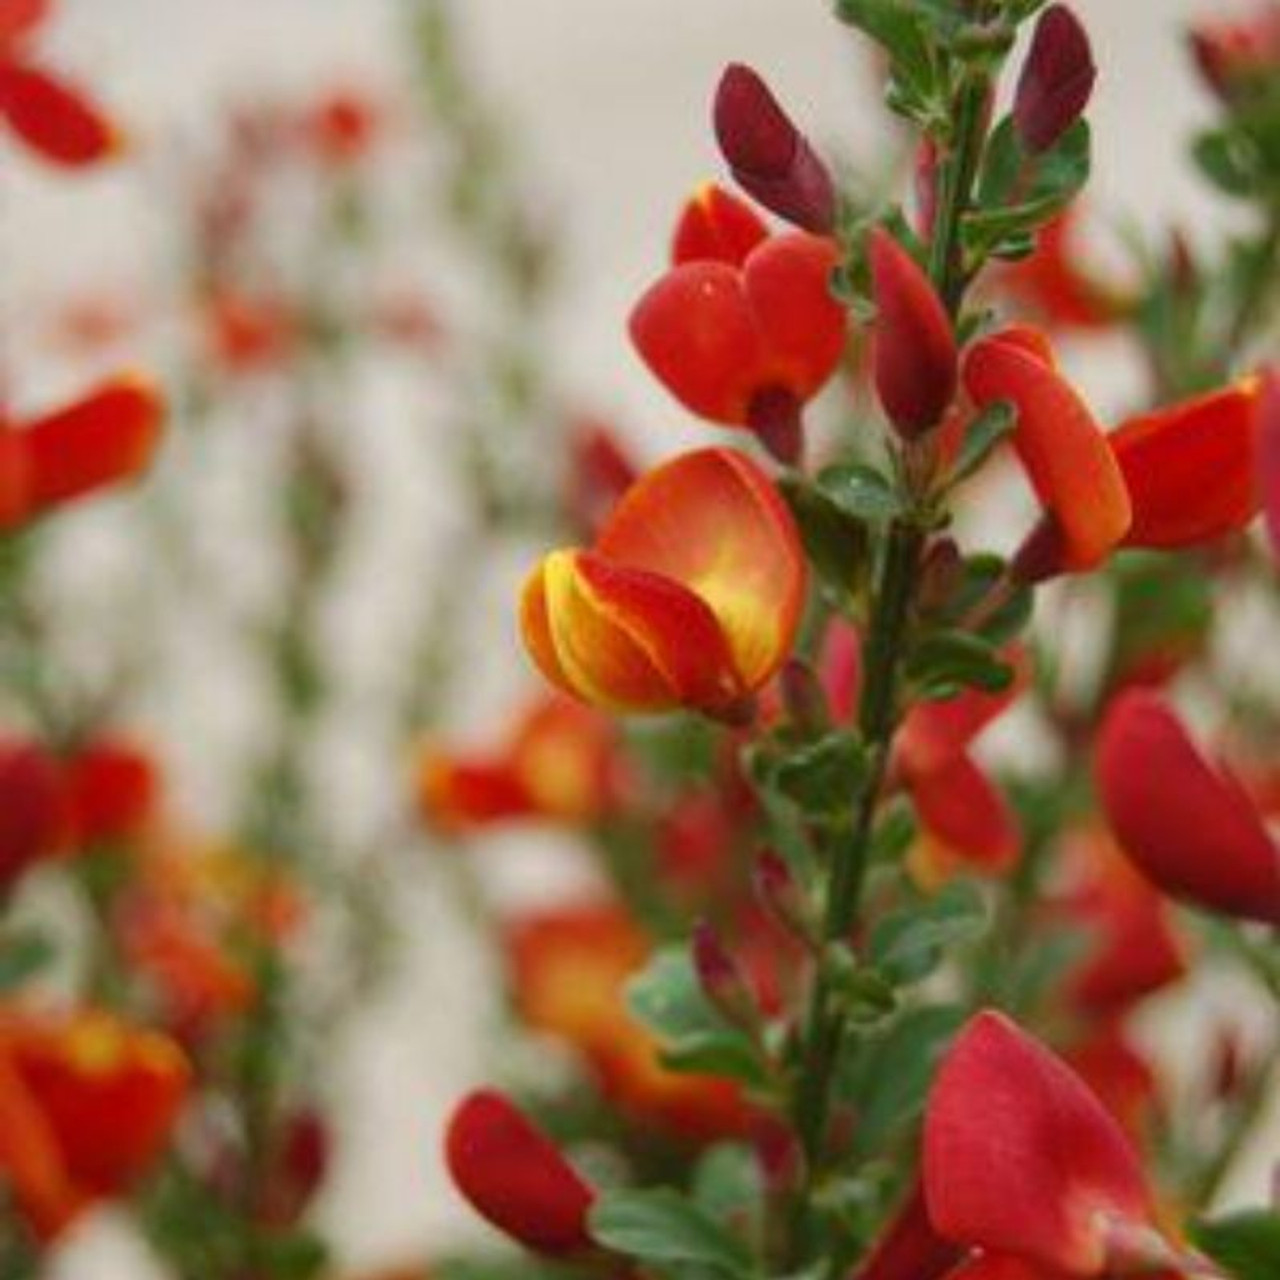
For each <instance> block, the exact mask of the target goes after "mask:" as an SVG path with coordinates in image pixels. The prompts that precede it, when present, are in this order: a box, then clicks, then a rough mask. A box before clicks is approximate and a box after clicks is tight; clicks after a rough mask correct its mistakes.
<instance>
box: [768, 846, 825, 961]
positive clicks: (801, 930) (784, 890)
mask: <svg viewBox="0 0 1280 1280" xmlns="http://www.w3.org/2000/svg"><path fill="white" fill-rule="evenodd" d="M752 883H753V884H754V887H755V891H756V897H757V898H758V899H759V900H760V905H761V906H763V907H764V909H765V910H766V911H767V912H768V913H769V914H770V915H771V916H772V917H773V918H774V919H775V920H776V921H777V922H778V924H780V925H781V926H782V927H783V928H784V929H785V930H786V931H787V932H788V933H790V934H792V935H793V936H794V937H796V938H797V939H799V940H800V941H801V942H804V943H805V944H806V945H809V946H813V945H815V939H816V937H817V930H816V929H815V927H814V920H813V912H812V910H811V908H810V905H809V901H808V899H807V898H806V897H805V894H804V890H802V889H801V888H800V886H799V885H798V884H797V883H796V878H795V876H793V875H792V874H791V868H790V867H789V866H787V864H786V862H785V861H783V859H782V857H781V856H780V855H779V854H776V853H774V851H773V850H772V849H765V850H763V851H762V852H761V854H760V856H759V857H758V858H757V859H756V865H755V869H754V871H753V872H752Z"/></svg>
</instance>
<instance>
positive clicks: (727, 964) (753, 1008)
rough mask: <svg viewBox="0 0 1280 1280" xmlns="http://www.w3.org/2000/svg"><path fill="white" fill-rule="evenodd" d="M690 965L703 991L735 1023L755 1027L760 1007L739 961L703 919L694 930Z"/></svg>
mask: <svg viewBox="0 0 1280 1280" xmlns="http://www.w3.org/2000/svg"><path fill="white" fill-rule="evenodd" d="M692 949H693V967H694V969H695V971H696V972H697V975H698V983H699V985H700V986H701V987H702V994H703V995H705V996H706V997H707V999H708V1000H709V1001H710V1002H711V1003H712V1004H713V1005H714V1006H715V1007H716V1009H717V1010H719V1012H720V1013H722V1014H723V1015H724V1016H725V1017H726V1018H727V1019H728V1020H729V1021H730V1022H732V1023H733V1024H734V1025H735V1026H739V1027H743V1028H745V1029H747V1030H754V1029H755V1028H756V1027H758V1026H759V1024H760V1008H759V1006H758V1005H757V1004H756V1001H755V998H754V997H753V996H752V994H751V991H750V990H749V989H748V987H747V982H746V979H745V978H744V977H743V975H742V970H741V969H740V968H739V967H738V963H737V961H736V960H734V958H733V957H732V956H731V955H730V954H729V952H728V949H727V948H726V947H725V945H724V943H723V942H722V941H721V940H720V935H719V934H717V933H716V931H715V929H714V928H713V927H712V926H711V925H710V924H709V923H708V922H707V921H705V920H700V921H699V922H698V924H697V926H696V927H695V928H694V931H693V944H692Z"/></svg>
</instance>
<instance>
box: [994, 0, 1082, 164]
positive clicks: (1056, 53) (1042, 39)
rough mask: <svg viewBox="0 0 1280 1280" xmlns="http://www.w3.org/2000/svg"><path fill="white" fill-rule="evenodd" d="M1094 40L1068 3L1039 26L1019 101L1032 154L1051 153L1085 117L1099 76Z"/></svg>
mask: <svg viewBox="0 0 1280 1280" xmlns="http://www.w3.org/2000/svg"><path fill="white" fill-rule="evenodd" d="M1097 74H1098V72H1097V68H1096V67H1095V66H1094V65H1093V53H1092V50H1090V48H1089V37H1088V36H1087V35H1086V34H1085V30H1084V27H1082V26H1081V25H1080V20H1079V19H1078V18H1077V17H1076V16H1075V14H1074V13H1072V12H1071V10H1070V9H1068V8H1067V6H1066V5H1064V4H1055V5H1051V6H1050V7H1049V8H1048V9H1046V10H1045V11H1044V13H1043V14H1042V15H1041V17H1040V21H1039V22H1038V23H1036V31H1035V35H1034V36H1033V37H1032V39H1031V48H1030V50H1029V51H1028V53H1027V60H1026V62H1025V63H1023V66H1022V75H1021V76H1020V77H1019V78H1018V88H1017V91H1016V93H1015V95H1014V100H1013V123H1014V127H1015V128H1016V129H1017V131H1018V137H1019V138H1020V139H1021V141H1022V145H1023V147H1024V148H1025V149H1026V150H1027V151H1028V152H1030V154H1032V155H1038V154H1039V153H1040V152H1042V151H1048V150H1049V148H1050V147H1052V146H1053V144H1054V143H1055V142H1057V141H1058V139H1059V138H1060V137H1062V135H1063V134H1064V133H1066V131H1067V130H1068V129H1069V128H1071V126H1072V125H1073V124H1075V122H1076V121H1077V120H1078V119H1079V118H1080V116H1081V115H1082V114H1083V112H1084V109H1085V105H1086V104H1087V103H1088V101H1089V95H1090V94H1091V93H1092V92H1093V82H1094V80H1095V79H1096V78H1097Z"/></svg>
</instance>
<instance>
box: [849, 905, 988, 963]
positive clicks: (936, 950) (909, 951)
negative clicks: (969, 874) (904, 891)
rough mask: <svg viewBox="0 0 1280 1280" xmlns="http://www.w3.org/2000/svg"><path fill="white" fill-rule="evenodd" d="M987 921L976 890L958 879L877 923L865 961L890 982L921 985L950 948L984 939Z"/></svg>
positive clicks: (872, 931) (984, 909) (985, 909)
mask: <svg viewBox="0 0 1280 1280" xmlns="http://www.w3.org/2000/svg"><path fill="white" fill-rule="evenodd" d="M989 922H990V921H989V917H988V913H987V907H986V903H985V902H984V901H983V898H982V894H981V893H980V892H979V890H978V888H977V886H975V885H973V884H971V883H970V882H968V881H966V880H955V881H952V883H951V884H948V885H946V886H945V887H944V888H942V889H941V890H940V891H939V892H938V893H936V894H935V895H934V896H933V897H932V898H928V899H926V900H925V901H924V902H923V903H920V904H918V905H916V906H912V907H904V908H902V909H901V910H898V911H893V912H890V913H889V914H888V915H886V916H884V917H883V918H882V919H880V920H878V921H877V922H876V924H875V926H874V927H873V929H872V930H871V939H870V944H869V947H868V951H867V958H868V959H869V960H870V962H871V963H872V964H873V965H874V966H875V967H876V968H877V969H878V970H879V971H880V972H881V973H882V974H883V975H884V976H885V977H886V978H887V979H888V980H889V981H890V982H893V983H895V984H897V985H904V984H906V983H911V982H919V981H920V980H921V979H922V978H927V977H928V976H929V974H931V973H932V972H933V971H934V969H936V968H937V967H938V964H939V963H940V962H941V961H942V959H943V956H944V955H945V954H946V951H947V949H948V948H949V947H954V946H957V945H959V944H960V943H962V942H970V941H972V940H973V939H974V938H977V937H980V936H981V935H982V934H983V933H984V932H985V931H986V929H987V927H988V924H989Z"/></svg>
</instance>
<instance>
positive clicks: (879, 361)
mask: <svg viewBox="0 0 1280 1280" xmlns="http://www.w3.org/2000/svg"><path fill="white" fill-rule="evenodd" d="M867 254H868V259H869V262H870V265H871V290H872V294H873V296H874V298H875V304H876V318H875V323H874V328H873V335H874V343H875V346H874V352H873V359H874V365H875V382H876V393H877V395H879V397H880V403H881V405H882V406H883V407H884V411H885V413H886V415H887V416H888V418H889V421H890V422H892V423H893V425H894V427H895V428H896V429H897V432H898V434H899V435H900V436H902V437H903V439H905V440H914V439H916V438H917V437H919V436H920V435H922V434H923V433H924V432H926V431H928V430H929V429H930V428H932V427H936V426H937V425H938V423H939V422H940V421H941V420H942V415H943V413H944V412H945V411H946V408H947V406H948V405H949V404H950V403H951V400H952V397H953V396H954V395H955V391H956V365H957V355H956V339H955V334H954V332H953V331H952V328H951V320H950V317H949V316H948V315H947V311H946V308H945V307H944V306H943V305H942V302H941V300H940V299H939V297H938V295H937V293H936V292H935V291H934V288H933V285H932V284H931V283H930V281H929V277H928V276H927V275H925V273H924V272H923V271H922V270H921V269H920V266H919V265H918V264H917V262H916V260H915V259H914V258H913V257H912V256H911V255H910V254H909V253H908V252H907V251H906V250H905V249H904V248H903V247H902V246H901V245H900V244H899V243H898V242H897V241H896V240H895V239H894V238H893V237H892V236H891V235H890V234H889V233H888V232H887V231H886V230H885V229H884V228H883V227H876V228H875V229H874V230H873V231H872V232H871V237H870V240H869V242H868V247H867Z"/></svg>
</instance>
